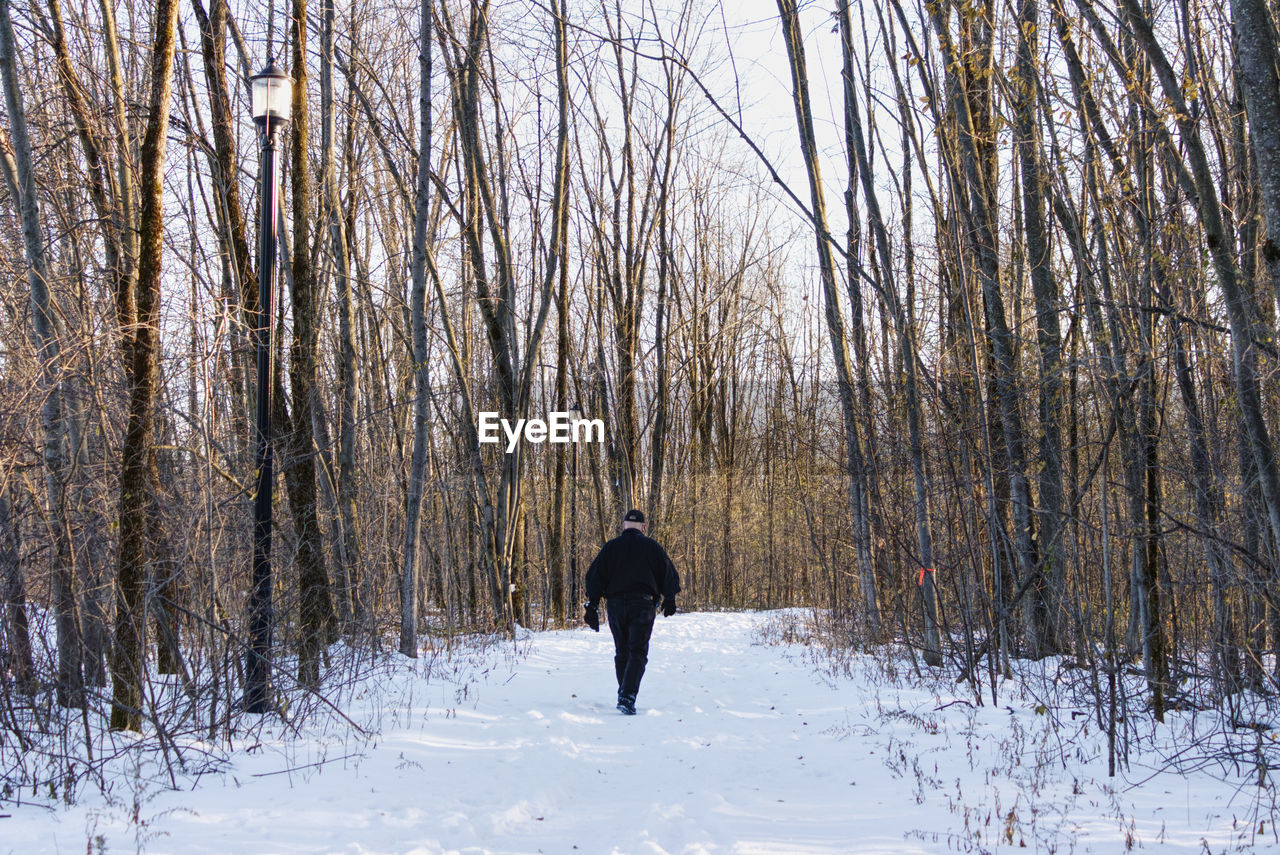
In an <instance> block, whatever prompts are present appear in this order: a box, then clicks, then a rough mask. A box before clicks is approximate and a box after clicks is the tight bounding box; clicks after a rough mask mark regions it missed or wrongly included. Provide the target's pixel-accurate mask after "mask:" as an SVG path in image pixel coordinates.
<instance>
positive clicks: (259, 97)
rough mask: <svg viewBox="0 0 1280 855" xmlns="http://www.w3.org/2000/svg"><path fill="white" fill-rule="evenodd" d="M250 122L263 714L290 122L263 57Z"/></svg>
mask: <svg viewBox="0 0 1280 855" xmlns="http://www.w3.org/2000/svg"><path fill="white" fill-rule="evenodd" d="M250 83H252V85H253V88H252V108H251V112H252V114H253V121H254V123H255V124H257V126H258V128H259V130H260V131H261V134H262V137H261V139H262V155H261V168H262V181H261V187H260V189H259V195H260V198H259V207H258V210H259V220H258V305H257V309H256V311H255V312H254V317H253V349H254V354H255V356H256V359H257V363H258V365H257V368H258V413H257V419H256V421H255V424H254V432H253V445H254V466H255V474H256V476H257V485H256V487H255V489H254V495H253V568H252V573H251V582H250V588H249V655H248V657H247V660H246V662H245V680H244V709H245V712H249V713H258V714H261V713H265V712H268V711H270V710H271V709H272V707H273V706H274V699H273V697H272V695H273V694H274V692H273V690H272V684H271V634H272V625H273V623H274V621H273V615H272V609H271V493H272V486H273V483H274V482H273V478H272V469H273V466H272V462H273V461H272V457H273V455H272V447H271V375H272V372H271V355H272V351H273V348H272V329H271V320H272V308H273V306H274V299H273V286H274V284H275V278H276V223H277V222H278V221H279V212H280V193H279V186H278V185H279V183H280V181H279V177H278V176H279V173H280V149H279V148H278V146H277V142H278V139H279V135H280V133H281V132H282V131H283V130H284V129H285V127H286V126H287V125H288V124H289V109H290V105H291V101H292V96H293V93H292V85H293V81H292V80H291V79H290V78H289V75H287V74H285V73H284V72H283V71H281V70H280V69H278V68H276V63H275V60H274V59H273V58H271V57H268V58H267V65H266V67H265V68H263V69H262V71H260V72H258V73H257V74H255V75H254V76H253V77H252V78H250Z"/></svg>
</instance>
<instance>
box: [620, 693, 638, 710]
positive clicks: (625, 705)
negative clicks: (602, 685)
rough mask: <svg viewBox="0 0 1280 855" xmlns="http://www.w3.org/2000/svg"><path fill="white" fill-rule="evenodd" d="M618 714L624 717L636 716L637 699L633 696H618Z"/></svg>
mask: <svg viewBox="0 0 1280 855" xmlns="http://www.w3.org/2000/svg"><path fill="white" fill-rule="evenodd" d="M618 712H620V713H622V714H623V715H635V714H636V699H635V698H633V697H632V696H631V695H623V694H619V695H618Z"/></svg>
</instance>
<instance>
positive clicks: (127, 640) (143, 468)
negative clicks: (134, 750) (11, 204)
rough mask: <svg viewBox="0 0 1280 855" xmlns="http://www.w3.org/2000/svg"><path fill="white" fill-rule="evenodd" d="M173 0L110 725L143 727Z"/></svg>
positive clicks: (145, 235) (146, 165) (141, 280)
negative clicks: (164, 178)
mask: <svg viewBox="0 0 1280 855" xmlns="http://www.w3.org/2000/svg"><path fill="white" fill-rule="evenodd" d="M177 18H178V4H177V2H176V0H159V2H158V3H157V6H156V18H155V21H156V26H155V41H154V43H153V47H152V51H151V97H150V100H149V102H148V105H147V126H146V132H145V134H144V136H143V140H142V150H141V163H140V165H141V176H140V179H141V180H140V184H141V192H142V199H141V202H142V205H141V210H140V218H139V230H140V234H139V240H138V279H137V287H136V301H135V304H136V307H137V327H136V330H135V332H134V335H133V336H132V337H131V338H130V339H129V342H128V347H129V351H130V359H129V381H130V390H129V418H128V427H127V429H126V431H125V440H124V453H123V464H122V469H121V473H120V556H119V563H118V569H117V587H116V624H115V646H114V647H113V649H112V656H111V680H112V703H111V728H112V729H113V730H135V731H141V729H142V700H143V698H142V683H143V679H144V675H145V673H146V652H147V644H146V594H147V563H148V559H149V551H150V550H149V548H148V542H147V541H148V532H149V530H150V525H149V522H150V517H151V513H152V508H151V503H152V501H153V499H154V490H155V484H154V483H153V477H154V474H155V469H154V466H153V463H152V459H151V456H152V454H153V453H154V445H155V404H156V399H157V397H158V394H159V387H160V370H159V369H160V364H159V362H160V327H159V312H160V297H161V292H160V285H161V282H160V277H161V272H162V263H163V255H164V184H163V177H164V160H165V148H166V146H165V143H166V140H167V137H168V131H169V101H170V96H171V93H172V78H173V59H174V47H175V44H176V40H175V35H174V30H175V26H176V23H177Z"/></svg>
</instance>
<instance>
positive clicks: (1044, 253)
mask: <svg viewBox="0 0 1280 855" xmlns="http://www.w3.org/2000/svg"><path fill="white" fill-rule="evenodd" d="M1039 25H1040V21H1039V7H1038V4H1037V2H1036V0H1021V2H1019V4H1018V29H1019V32H1020V38H1019V39H1018V49H1017V60H1016V64H1015V74H1014V80H1013V81H1012V87H1011V88H1012V98H1013V110H1014V121H1013V127H1014V143H1013V144H1014V148H1015V149H1016V150H1017V153H1018V164H1019V171H1020V174H1021V178H1022V233H1023V241H1024V247H1025V250H1026V256H1025V258H1026V263H1027V266H1028V268H1029V273H1030V277H1031V290H1032V293H1033V294H1034V297H1035V307H1036V345H1037V349H1038V350H1039V354H1040V364H1039V369H1040V373H1039V378H1038V379H1039V383H1038V387H1039V388H1038V392H1039V404H1040V472H1039V488H1040V489H1039V493H1040V514H1039V521H1040V561H1041V567H1040V570H1039V573H1038V576H1037V579H1036V581H1035V582H1033V588H1032V595H1031V597H1032V602H1031V603H1030V604H1029V606H1028V609H1027V611H1029V612H1030V613H1031V615H1032V620H1033V622H1034V624H1035V626H1034V627H1033V633H1034V634H1035V635H1037V636H1038V637H1040V638H1041V639H1042V649H1043V652H1046V653H1049V652H1059V651H1061V650H1062V649H1063V648H1064V645H1065V642H1066V619H1067V612H1066V602H1065V600H1064V597H1065V595H1066V562H1065V561H1064V555H1063V551H1064V547H1065V546H1066V544H1065V542H1064V540H1063V534H1064V527H1063V525H1062V522H1063V505H1062V502H1063V489H1062V333H1061V330H1060V327H1059V324H1058V316H1059V313H1060V306H1059V298H1058V283H1057V281H1056V279H1055V277H1054V273H1053V268H1052V255H1053V253H1052V248H1051V247H1050V245H1049V231H1048V228H1047V227H1046V223H1045V216H1046V212H1045V208H1046V206H1045V191H1044V180H1045V178H1044V174H1043V169H1042V166H1041V158H1040V152H1041V147H1042V143H1041V140H1040V130H1039V125H1038V124H1037V122H1036V115H1037V109H1036V103H1037V97H1036V96H1037V93H1038V90H1039V79H1038V76H1037V75H1038V69H1037V67H1036V61H1037V57H1038V55H1039V37H1038V32H1039Z"/></svg>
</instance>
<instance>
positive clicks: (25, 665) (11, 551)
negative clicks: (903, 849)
mask: <svg viewBox="0 0 1280 855" xmlns="http://www.w3.org/2000/svg"><path fill="white" fill-rule="evenodd" d="M5 14H7V12H0V15H5ZM3 26H4V23H0V27H3ZM3 38H4V37H3V36H0V40H2V39H3ZM10 115H12V114H10ZM18 543H19V541H18V529H17V526H16V525H14V521H13V510H12V506H11V505H10V503H9V496H8V493H7V490H6V491H5V492H0V585H2V586H3V589H4V602H3V608H4V614H3V618H0V620H2V622H3V625H2V627H0V628H2V629H3V631H4V639H5V657H4V659H3V661H0V667H2V668H3V669H4V670H5V671H7V672H8V673H9V674H11V675H13V683H14V687H15V688H17V690H18V691H19V692H21V693H22V694H24V695H30V694H32V693H34V692H35V691H36V688H37V687H38V685H39V683H38V681H37V680H36V667H35V661H34V660H33V659H32V657H31V631H30V629H29V627H28V622H27V592H26V588H25V586H24V585H23V580H22V565H21V564H20V562H19V557H18V556H19V551H18Z"/></svg>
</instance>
